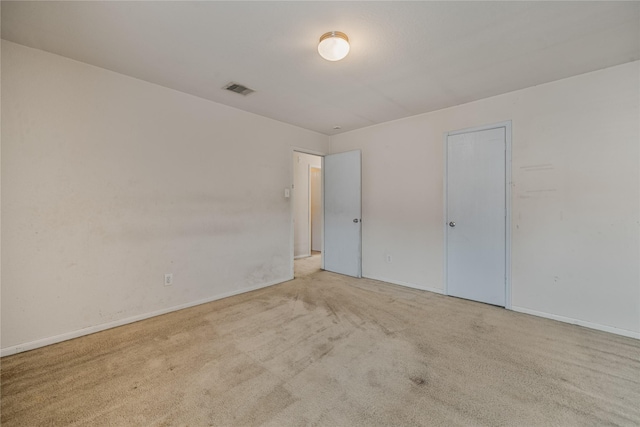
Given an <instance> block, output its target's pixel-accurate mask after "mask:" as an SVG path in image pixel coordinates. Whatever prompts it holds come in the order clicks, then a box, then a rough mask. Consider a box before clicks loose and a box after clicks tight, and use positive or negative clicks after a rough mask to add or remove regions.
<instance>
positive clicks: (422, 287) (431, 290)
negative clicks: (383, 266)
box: [363, 276, 444, 295]
mask: <svg viewBox="0 0 640 427" xmlns="http://www.w3.org/2000/svg"><path fill="white" fill-rule="evenodd" d="M363 277H364V278H365V279H372V280H379V281H381V282H387V283H391V284H392V285H400V286H404V287H406V288H412V289H419V290H421V291H427V292H433V293H436V294H441V295H442V294H444V290H442V289H436V288H430V287H428V286H420V285H416V284H413V283H408V282H402V281H400V280H392V279H387V278H384V277H373V276H363Z"/></svg>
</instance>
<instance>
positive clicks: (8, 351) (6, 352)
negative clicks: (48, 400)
mask: <svg viewBox="0 0 640 427" xmlns="http://www.w3.org/2000/svg"><path fill="white" fill-rule="evenodd" d="M292 279H293V277H291V278H285V279H282V280H275V281H273V282H268V283H263V284H260V285H257V286H252V287H251V288H244V289H240V290H236V291H231V292H225V293H223V294H219V295H216V296H213V297H210V298H205V299H201V300H197V301H191V302H187V303H184V304H179V305H174V306H172V307H168V308H163V309H160V310H156V311H152V312H150V313H144V314H138V315H136V316H131V317H127V318H124V319H120V320H114V321H113V322H107V323H102V324H100V325H95V326H89V327H88V328H83V329H78V330H77V331H72V332H65V333H64V334H60V335H54V336H52V337H47V338H42V339H39V340H35V341H30V342H27V343H24V344H18V345H14V346H11V347H6V348H3V349H0V357H5V356H11V355H13V354H17V353H22V352H23V351H29V350H34V349H36V348H40V347H44V346H47V345H51V344H57V343H59V342H62V341H67V340H70V339H74V338H78V337H81V336H84V335H90V334H93V333H96V332H100V331H104V330H106V329H111V328H116V327H118V326H122V325H126V324H129V323H134V322H138V321H140V320H144V319H148V318H150V317H155V316H160V315H162V314H167V313H171V312H172V311H178V310H182V309H184V308H189V307H194V306H196V305H200V304H206V303H208V302H212V301H216V300H219V299H223V298H228V297H231V296H234V295H239V294H243V293H246V292H251V291H255V290H258V289H262V288H266V287H269V286H273V285H277V284H279V283H283V282H286V281H289V280H292Z"/></svg>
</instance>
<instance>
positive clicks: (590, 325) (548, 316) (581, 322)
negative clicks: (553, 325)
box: [511, 306, 640, 339]
mask: <svg viewBox="0 0 640 427" xmlns="http://www.w3.org/2000/svg"><path fill="white" fill-rule="evenodd" d="M511 309H512V310H513V311H517V312H519V313H524V314H531V315H533V316H538V317H544V318H545V319H552V320H557V321H559V322H564V323H571V324H572V325H578V326H584V327H585V328H589V329H595V330H598V331H603V332H609V333H612V334H616V335H622V336H625V337H629V338H636V339H640V332H634V331H629V330H627V329H620V328H615V327H613V326H606V325H600V324H598V323H591V322H587V321H585V320H578V319H573V318H571V317H565V316H558V315H557V314H549V313H545V312H542V311H537V310H531V309H528V308H524V307H516V306H511Z"/></svg>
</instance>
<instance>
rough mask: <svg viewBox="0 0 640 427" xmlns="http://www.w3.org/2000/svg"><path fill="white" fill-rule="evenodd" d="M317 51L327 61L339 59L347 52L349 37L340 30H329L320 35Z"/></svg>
mask: <svg viewBox="0 0 640 427" xmlns="http://www.w3.org/2000/svg"><path fill="white" fill-rule="evenodd" d="M318 53H319V54H320V56H322V57H323V58H324V59H326V60H327V61H339V60H341V59H342V58H344V57H345V56H347V54H348V53H349V37H347V35H346V34H345V33H341V32H340V31H329V32H328V33H324V34H323V35H322V37H320V43H318Z"/></svg>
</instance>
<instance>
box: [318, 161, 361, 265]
mask: <svg viewBox="0 0 640 427" xmlns="http://www.w3.org/2000/svg"><path fill="white" fill-rule="evenodd" d="M323 167H324V254H323V255H324V269H325V270H328V271H333V272H335V273H341V274H346V275H348V276H353V277H362V270H361V255H360V254H361V233H362V226H361V199H360V192H361V176H360V167H361V162H360V151H359V150H357V151H349V152H346V153H339V154H331V155H329V156H325V158H324V166H323Z"/></svg>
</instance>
